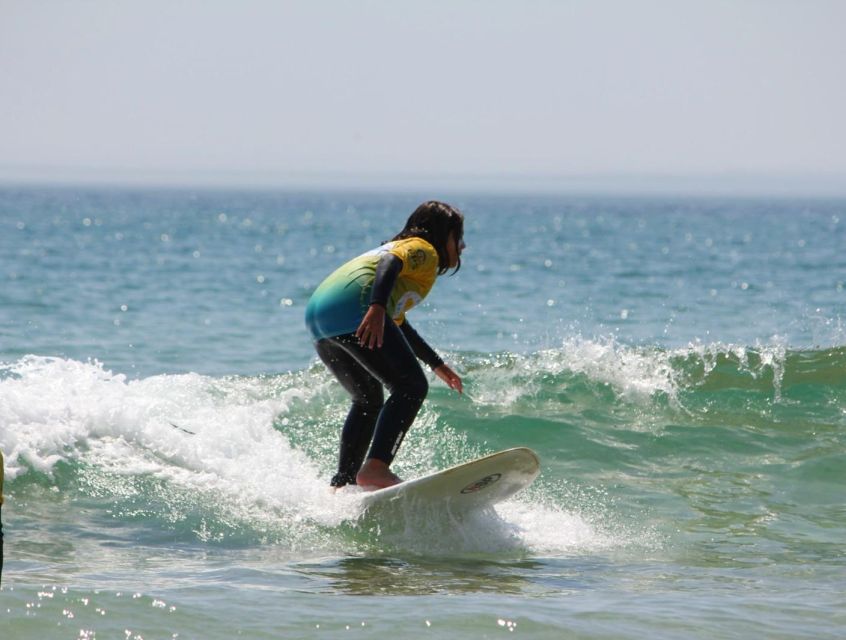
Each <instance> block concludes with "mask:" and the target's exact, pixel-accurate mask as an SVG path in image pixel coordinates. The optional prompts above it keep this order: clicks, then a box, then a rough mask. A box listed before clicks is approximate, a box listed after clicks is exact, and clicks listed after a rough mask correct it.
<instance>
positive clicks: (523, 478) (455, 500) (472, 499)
mask: <svg viewBox="0 0 846 640" xmlns="http://www.w3.org/2000/svg"><path fill="white" fill-rule="evenodd" d="M539 472H540V462H539V460H538V457H537V455H536V454H535V452H534V451H532V450H531V449H527V448H525V447H518V448H516V449H506V450H505V451H500V452H499V453H494V454H491V455H489V456H485V457H484V458H479V459H477V460H472V461H470V462H466V463H464V464H460V465H457V466H455V467H451V468H449V469H444V470H443V471H436V472H435V473H430V474H429V475H426V476H423V477H422V478H416V479H414V480H407V481H405V482H401V483H400V484H397V485H394V486H392V487H388V488H386V489H379V490H377V491H372V492H370V493H366V494H364V495H363V497H362V501H361V503H362V505H363V506H364V508H365V511H366V512H371V513H372V512H381V511H383V510H392V508H405V507H409V506H410V507H413V508H417V507H424V508H426V507H429V508H431V507H443V508H445V509H447V510H448V511H449V512H450V513H451V514H453V515H455V514H458V513H461V512H466V511H475V510H478V509H482V508H485V507H488V506H491V505H493V504H496V503H497V502H501V501H503V500H506V499H508V498H510V497H511V496H513V495H514V494H515V493H517V492H518V491H520V490H522V489H525V488H526V487H528V486H529V485H530V484H532V482H533V481H534V479H535V478H536V477H537V475H538V473H539Z"/></svg>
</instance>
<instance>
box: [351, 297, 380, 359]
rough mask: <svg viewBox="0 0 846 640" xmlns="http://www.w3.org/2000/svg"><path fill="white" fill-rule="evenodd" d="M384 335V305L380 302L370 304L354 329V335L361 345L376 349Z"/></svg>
mask: <svg viewBox="0 0 846 640" xmlns="http://www.w3.org/2000/svg"><path fill="white" fill-rule="evenodd" d="M384 336H385V307H383V306H382V305H381V304H371V305H370V307H369V308H368V309H367V313H365V314H364V318H362V320H361V324H359V325H358V329H356V330H355V337H356V338H358V343H359V344H360V345H361V346H362V347H367V348H368V349H378V348H379V347H381V346H382V339H383V338H384Z"/></svg>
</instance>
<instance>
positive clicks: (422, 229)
mask: <svg viewBox="0 0 846 640" xmlns="http://www.w3.org/2000/svg"><path fill="white" fill-rule="evenodd" d="M403 238H423V239H424V240H425V241H426V242H428V243H429V244H431V245H432V246H433V247H435V251H437V252H438V273H439V274H442V273H446V272H447V270H449V269H451V268H454V269H455V271H458V270H459V269H460V268H461V252H462V250H463V249H464V216H463V215H462V213H461V212H460V211H459V210H458V209H456V208H455V207H453V206H452V205H449V204H446V203H445V202H438V201H437V200H430V201H428V202H424V203H423V204H421V205H420V206H419V207H417V209H415V210H414V213H412V214H411V215H410V216H409V218H408V221H407V222H406V223H405V228H404V229H403V230H402V231H400V232H399V233H398V234H397V235H396V236H395V237H394V238H393V239H394V240H402V239H403Z"/></svg>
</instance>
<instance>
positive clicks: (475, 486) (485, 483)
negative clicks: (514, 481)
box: [461, 473, 502, 493]
mask: <svg viewBox="0 0 846 640" xmlns="http://www.w3.org/2000/svg"><path fill="white" fill-rule="evenodd" d="M501 477H502V474H501V473H492V474H491V475H489V476H485V477H484V478H482V479H481V480H476V482H471V483H470V484H468V485H467V486H466V487H464V488H463V489H462V490H461V493H476V492H477V491H481V490H482V489H484V488H485V487H489V486H490V485H492V484H493V483H494V482H496V481H497V480H499V479H500V478H501Z"/></svg>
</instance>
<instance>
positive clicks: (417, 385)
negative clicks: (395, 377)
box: [393, 369, 429, 403]
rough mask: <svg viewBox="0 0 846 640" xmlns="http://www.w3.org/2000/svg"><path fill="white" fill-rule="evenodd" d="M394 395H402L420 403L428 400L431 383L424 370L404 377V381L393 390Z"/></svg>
mask: <svg viewBox="0 0 846 640" xmlns="http://www.w3.org/2000/svg"><path fill="white" fill-rule="evenodd" d="M393 393H400V394H401V395H402V396H403V397H405V398H408V400H410V401H412V402H415V401H417V402H420V403H422V402H423V400H425V399H426V395H427V394H428V393H429V381H428V380H427V379H426V376H425V375H424V374H423V370H422V369H418V370H417V371H415V372H411V373H409V374H408V375H406V376H403V378H402V380H401V381H400V383H399V384H397V385H396V387H395V388H394V389H393Z"/></svg>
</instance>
